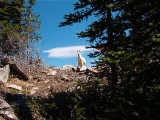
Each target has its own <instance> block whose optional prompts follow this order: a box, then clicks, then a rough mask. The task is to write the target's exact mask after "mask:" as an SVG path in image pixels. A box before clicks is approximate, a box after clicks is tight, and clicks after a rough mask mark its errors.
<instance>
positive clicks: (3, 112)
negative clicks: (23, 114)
mask: <svg viewBox="0 0 160 120" xmlns="http://www.w3.org/2000/svg"><path fill="white" fill-rule="evenodd" d="M0 116H2V117H3V118H4V119H6V120H18V118H17V117H16V116H15V114H14V112H13V109H12V108H11V106H10V105H9V104H8V103H7V102H6V101H5V100H4V99H3V98H2V97H1V96H0Z"/></svg>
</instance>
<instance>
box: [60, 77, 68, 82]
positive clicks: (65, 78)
mask: <svg viewBox="0 0 160 120" xmlns="http://www.w3.org/2000/svg"><path fill="white" fill-rule="evenodd" d="M61 80H63V81H66V82H68V81H70V79H69V78H68V77H67V76H65V75H63V76H62V77H61Z"/></svg>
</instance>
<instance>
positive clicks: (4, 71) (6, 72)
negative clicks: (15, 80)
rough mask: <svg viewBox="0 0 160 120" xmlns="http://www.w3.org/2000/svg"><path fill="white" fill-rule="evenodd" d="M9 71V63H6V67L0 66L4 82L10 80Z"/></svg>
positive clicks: (0, 76)
mask: <svg viewBox="0 0 160 120" xmlns="http://www.w3.org/2000/svg"><path fill="white" fill-rule="evenodd" d="M9 72H10V66H9V65H5V66H4V67H2V68H0V81H2V83H6V82H7V81H8V77H9Z"/></svg>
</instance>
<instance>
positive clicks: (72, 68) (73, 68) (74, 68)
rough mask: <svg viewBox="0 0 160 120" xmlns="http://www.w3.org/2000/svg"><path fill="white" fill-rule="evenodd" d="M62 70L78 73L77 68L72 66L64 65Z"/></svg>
mask: <svg viewBox="0 0 160 120" xmlns="http://www.w3.org/2000/svg"><path fill="white" fill-rule="evenodd" d="M61 69H62V70H72V71H76V67H74V66H72V65H64V66H62V68H61Z"/></svg>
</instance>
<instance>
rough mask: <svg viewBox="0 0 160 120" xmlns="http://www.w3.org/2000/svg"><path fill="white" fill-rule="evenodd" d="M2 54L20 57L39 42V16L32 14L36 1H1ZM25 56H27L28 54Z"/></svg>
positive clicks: (0, 30)
mask: <svg viewBox="0 0 160 120" xmlns="http://www.w3.org/2000/svg"><path fill="white" fill-rule="evenodd" d="M0 4H1V6H2V7H1V8H0V16H1V18H0V28H1V29H0V36H1V41H0V44H1V54H2V55H3V54H7V55H20V54H23V53H24V51H26V46H29V45H32V43H31V42H35V41H37V40H38V38H39V35H38V34H37V33H36V30H38V29H39V28H40V27H39V25H40V22H39V21H38V15H35V14H34V13H32V10H33V9H32V7H33V6H34V5H35V0H29V1H25V0H6V1H4V0H1V1H0ZM23 56H27V55H26V54H25V55H23Z"/></svg>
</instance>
